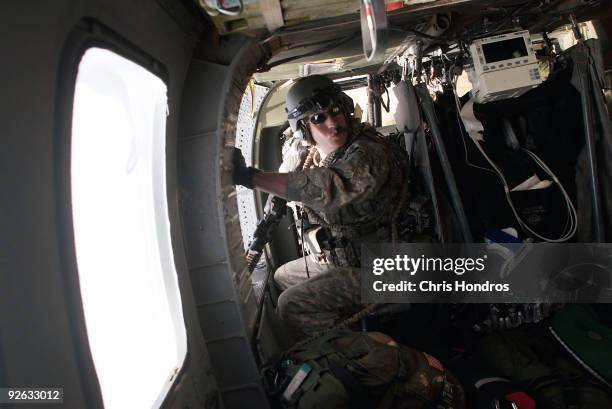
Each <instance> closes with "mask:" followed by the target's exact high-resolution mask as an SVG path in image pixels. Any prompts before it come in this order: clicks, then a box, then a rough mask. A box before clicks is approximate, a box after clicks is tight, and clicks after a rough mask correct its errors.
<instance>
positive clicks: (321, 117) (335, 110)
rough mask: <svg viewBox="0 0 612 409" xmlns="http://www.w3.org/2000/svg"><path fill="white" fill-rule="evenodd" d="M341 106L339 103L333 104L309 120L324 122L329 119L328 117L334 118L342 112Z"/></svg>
mask: <svg viewBox="0 0 612 409" xmlns="http://www.w3.org/2000/svg"><path fill="white" fill-rule="evenodd" d="M340 111H341V110H340V107H339V106H338V105H332V106H331V107H330V108H329V109H328V110H327V111H324V112H317V113H316V114H314V115H312V116H310V118H308V122H310V123H311V124H315V125H318V124H322V123H323V122H325V121H326V120H327V118H333V117H335V116H337V115H338V114H339V113H340Z"/></svg>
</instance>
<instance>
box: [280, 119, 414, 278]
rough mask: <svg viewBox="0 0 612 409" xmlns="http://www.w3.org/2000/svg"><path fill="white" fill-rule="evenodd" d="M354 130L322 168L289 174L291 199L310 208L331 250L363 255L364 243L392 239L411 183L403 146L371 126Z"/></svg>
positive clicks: (356, 263)
mask: <svg viewBox="0 0 612 409" xmlns="http://www.w3.org/2000/svg"><path fill="white" fill-rule="evenodd" d="M356 126H357V130H356V132H354V133H353V135H352V137H351V138H350V139H349V141H348V143H347V144H346V145H345V146H344V147H342V148H340V149H338V150H336V151H334V152H332V153H331V154H330V155H329V156H328V157H327V158H325V160H324V161H323V162H322V163H321V164H320V165H319V167H316V168H311V169H305V170H300V171H295V172H290V173H289V186H288V191H287V196H288V199H289V200H292V201H296V202H299V203H301V204H302V205H304V206H305V207H307V208H309V209H310V211H309V212H308V213H309V219H310V222H311V223H314V224H320V225H322V226H323V227H324V228H325V229H326V233H327V235H328V236H329V237H330V238H331V241H332V242H333V243H332V247H346V246H350V247H353V251H354V252H356V254H359V253H360V245H361V242H362V241H391V236H390V231H391V230H390V226H391V224H392V222H393V218H394V216H395V215H396V214H397V212H398V211H399V210H400V209H399V208H400V207H401V206H402V205H403V204H404V203H406V202H407V199H408V198H407V195H408V193H407V189H408V180H407V163H406V156H405V153H404V152H403V151H402V150H401V148H399V147H398V146H394V145H392V144H390V143H389V142H386V141H385V140H384V139H383V138H382V137H381V136H380V135H379V134H377V133H376V130H375V129H374V128H373V127H372V126H370V125H367V124H357V125H356ZM349 243H350V245H349ZM349 258H350V257H349ZM358 258H359V257H358V256H357V259H358ZM332 264H339V265H355V266H358V265H359V261H358V260H354V259H353V260H344V261H343V260H340V262H338V263H332Z"/></svg>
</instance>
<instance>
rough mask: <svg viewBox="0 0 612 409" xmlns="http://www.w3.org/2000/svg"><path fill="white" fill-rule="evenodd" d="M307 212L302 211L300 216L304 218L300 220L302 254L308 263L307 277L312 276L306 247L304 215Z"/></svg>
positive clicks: (305, 262) (306, 263)
mask: <svg viewBox="0 0 612 409" xmlns="http://www.w3.org/2000/svg"><path fill="white" fill-rule="evenodd" d="M305 214H306V213H304V212H301V213H300V218H301V219H302V220H301V221H300V231H301V232H302V256H303V257H304V264H305V265H306V277H308V278H310V271H308V260H306V258H307V256H306V248H305V247H304V215H305Z"/></svg>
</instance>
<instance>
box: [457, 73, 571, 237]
mask: <svg viewBox="0 0 612 409" xmlns="http://www.w3.org/2000/svg"><path fill="white" fill-rule="evenodd" d="M457 79H458V77H456V78H455V79H454V80H451V85H452V87H453V96H454V97H455V107H456V109H457V122H458V124H457V125H458V126H459V132H460V133H461V141H462V142H463V150H464V152H465V163H466V164H467V165H468V166H471V167H473V168H476V169H481V170H486V171H487V172H491V173H494V174H496V175H497V176H498V177H499V179H500V180H501V182H502V184H503V186H504V193H505V195H506V201H507V202H508V205H509V206H510V209H511V210H512V213H513V214H514V217H515V218H516V220H517V221H518V223H519V225H520V226H521V227H522V228H523V229H524V230H525V231H527V232H529V233H530V234H532V235H534V236H535V237H537V238H539V239H541V240H544V241H546V242H550V243H561V242H564V241H566V240H569V239H570V238H571V237H572V236H573V235H574V234H575V233H576V231H577V230H578V215H577V212H576V208H575V207H574V204H573V203H572V200H571V199H570V197H569V195H568V194H567V191H566V190H565V188H564V187H563V185H562V184H561V182H560V181H559V179H558V178H557V176H556V175H555V174H554V173H553V171H552V170H551V169H550V168H549V167H548V166H547V165H546V163H544V161H543V160H542V159H540V158H539V157H538V156H537V155H536V154H535V153H533V152H531V151H530V150H528V149H525V148H523V150H524V151H525V152H526V153H527V154H528V155H529V156H530V157H531V158H532V159H533V160H534V162H535V163H536V164H537V165H539V166H540V167H541V168H542V170H544V172H546V173H547V174H548V175H549V176H550V177H551V178H552V179H553V181H554V182H555V183H556V184H557V186H559V190H560V191H561V194H562V195H563V197H564V199H565V202H566V205H567V218H566V220H565V226H563V230H562V234H561V237H559V238H558V239H551V238H548V237H545V236H542V235H540V234H538V233H537V232H535V231H534V230H533V229H531V228H530V227H529V226H528V225H527V224H526V223H525V222H524V221H523V219H521V217H520V215H519V214H518V212H517V210H516V208H515V207H514V203H513V202H512V198H511V195H510V188H509V186H508V182H507V181H506V178H505V177H504V174H503V173H502V172H501V170H500V169H499V168H498V167H497V165H495V163H494V162H493V161H492V160H491V158H489V156H488V155H487V154H486V152H485V151H484V149H483V148H482V146H480V144H479V143H478V141H476V140H474V139H473V138H472V137H470V139H471V140H472V141H473V142H474V144H475V145H476V147H477V148H478V150H479V151H480V153H481V154H482V156H483V157H484V158H485V159H486V161H487V162H488V163H489V165H491V167H492V168H493V170H491V169H487V168H483V167H481V166H477V165H474V164H472V163H471V162H470V161H469V159H468V152H467V145H466V144H465V134H464V132H463V128H462V126H461V125H462V124H461V118H460V116H459V112H460V111H461V106H460V104H459V97H458V96H457V83H456V82H457Z"/></svg>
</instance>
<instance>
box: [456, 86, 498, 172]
mask: <svg viewBox="0 0 612 409" xmlns="http://www.w3.org/2000/svg"><path fill="white" fill-rule="evenodd" d="M457 78H458V77H457ZM457 78H456V79H455V80H453V81H451V85H452V86H453V96H454V97H455V107H456V109H457V126H458V127H459V132H460V133H461V142H462V143H463V152H465V163H466V164H467V165H468V166H471V167H473V168H476V169H481V170H486V171H487V172H491V173H493V174H495V172H494V171H492V170H491V169H487V168H483V167H482V166H478V165H474V164H473V163H471V162H470V160H469V159H468V151H467V145H466V144H465V133H464V132H463V125H462V123H461V117H460V116H459V113H460V112H461V106H460V104H459V98H458V97H457V84H456V81H457Z"/></svg>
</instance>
